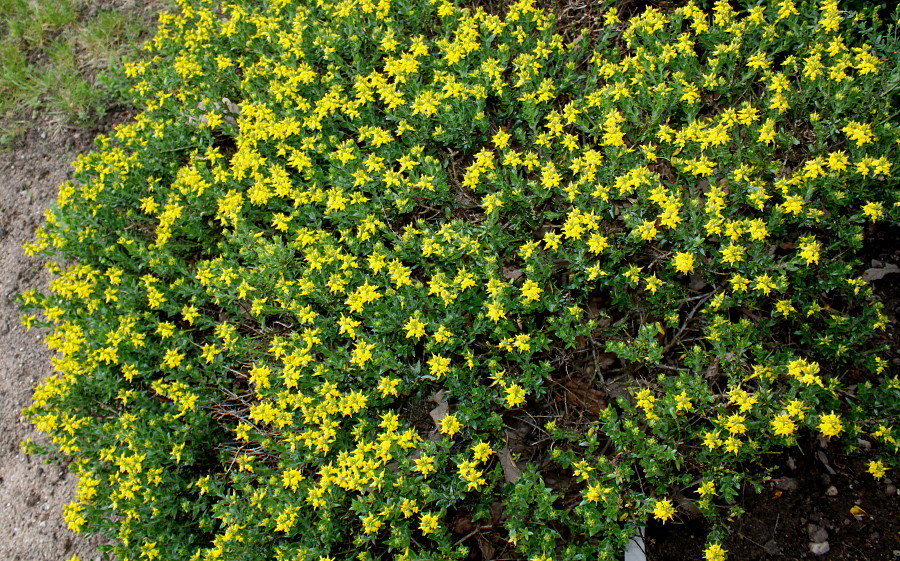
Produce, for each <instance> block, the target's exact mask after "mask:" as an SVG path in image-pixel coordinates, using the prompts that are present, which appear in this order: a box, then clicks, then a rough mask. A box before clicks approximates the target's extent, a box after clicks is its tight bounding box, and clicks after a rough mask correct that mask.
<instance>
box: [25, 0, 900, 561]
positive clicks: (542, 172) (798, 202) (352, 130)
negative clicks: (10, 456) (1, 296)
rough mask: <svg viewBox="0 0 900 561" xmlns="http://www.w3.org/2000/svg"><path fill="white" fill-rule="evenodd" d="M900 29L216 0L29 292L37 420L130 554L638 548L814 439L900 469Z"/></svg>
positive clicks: (831, 19)
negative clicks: (879, 261) (896, 359)
mask: <svg viewBox="0 0 900 561" xmlns="http://www.w3.org/2000/svg"><path fill="white" fill-rule="evenodd" d="M893 30H894V27H892V26H885V25H883V24H881V23H880V22H878V21H877V20H875V19H874V18H871V17H870V18H866V17H860V16H859V15H858V14H855V13H854V12H850V11H841V9H840V7H839V6H838V5H837V3H836V2H832V1H825V2H821V3H815V4H814V3H802V2H796V3H795V2H792V1H790V0H784V1H781V2H773V3H771V4H763V5H759V6H755V7H751V8H748V9H746V10H736V9H734V8H733V7H732V6H731V5H729V4H728V3H725V2H719V3H716V4H715V6H714V7H713V9H712V10H711V11H709V12H706V11H704V10H701V9H700V8H698V7H697V6H695V5H693V4H687V5H686V6H683V7H680V8H678V9H676V10H674V11H673V12H672V13H670V14H665V13H662V12H660V11H658V10H656V9H648V10H646V11H645V12H643V13H641V14H640V15H637V16H635V17H632V18H630V19H628V20H627V21H622V20H620V17H619V14H617V12H616V10H615V9H614V8H610V9H608V10H606V11H605V13H604V17H603V21H602V24H601V25H598V26H596V27H595V28H592V29H590V30H585V32H584V33H582V34H580V35H578V36H575V37H572V38H569V39H564V38H563V36H562V35H560V34H559V33H557V31H556V29H555V26H554V21H553V18H552V17H551V16H550V15H549V14H546V13H544V12H542V11H541V10H539V9H537V8H535V7H533V6H532V5H531V4H530V3H528V2H518V3H515V4H511V5H510V6H508V8H505V9H503V10H502V11H498V13H497V14H492V13H491V12H488V11H485V10H484V9H469V8H461V7H458V6H456V5H454V4H453V3H450V2H445V1H435V2H430V3H427V4H420V3H417V2H404V1H395V0H380V1H378V2H370V1H363V2H360V3H355V2H349V1H345V2H339V3H330V2H327V3H326V2H322V3H318V4H317V3H311V2H306V3H299V2H288V1H283V0H279V1H273V2H245V1H241V2H207V1H202V0H183V1H182V2H181V3H180V4H179V7H178V9H177V10H176V11H174V12H173V13H164V14H163V15H162V16H161V17H160V27H159V29H158V31H157V35H156V37H155V38H154V39H153V40H152V41H151V42H149V43H148V44H147V46H146V50H147V51H148V57H147V59H146V60H144V61H142V62H135V63H132V64H129V65H128V66H127V67H126V73H127V74H128V75H129V76H130V77H131V78H133V80H134V86H133V89H132V92H133V95H134V96H135V98H136V103H137V104H138V106H139V107H141V108H142V113H140V114H139V115H138V116H137V117H136V118H135V119H134V121H133V122H131V123H128V124H125V125H122V126H120V127H119V128H118V129H117V131H116V132H115V133H114V134H113V135H111V136H109V137H101V138H99V139H98V140H97V150H95V151H94V152H92V153H90V154H87V155H85V156H83V157H80V158H79V159H78V160H77V161H76V162H75V171H76V173H75V178H74V179H73V181H71V182H67V183H65V184H63V185H62V186H61V187H60V194H59V198H58V201H57V203H56V206H55V207H54V208H52V209H50V210H49V211H48V212H47V221H46V223H45V225H44V226H43V227H42V228H41V229H40V230H39V232H38V234H37V237H36V240H35V241H34V243H32V244H29V245H28V246H27V248H26V250H27V251H29V252H31V253H34V254H36V255H38V254H40V255H44V256H46V257H47V258H48V259H49V262H48V267H49V268H50V270H51V271H52V272H53V273H55V274H56V279H55V280H54V281H53V282H52V284H51V286H50V291H49V292H48V293H46V294H42V293H39V292H37V291H30V292H27V293H25V294H23V295H22V296H21V300H22V304H23V306H24V308H25V315H24V316H23V321H24V322H25V323H26V324H28V325H34V326H42V327H49V328H50V329H51V331H50V334H49V335H48V336H47V343H48V345H49V346H50V347H51V348H53V349H56V350H57V351H58V352H59V354H58V356H57V357H56V358H55V359H54V367H55V369H56V371H57V374H56V375H55V376H53V377H51V378H49V379H48V380H47V381H46V382H44V383H43V384H42V386H41V387H40V388H39V389H38V390H37V391H36V392H35V397H34V403H33V405H32V406H30V407H29V408H28V409H27V410H26V416H28V417H29V418H30V419H31V420H32V421H33V422H34V423H35V424H36V425H37V426H38V427H39V428H40V429H41V430H42V431H45V432H47V433H49V434H50V435H51V437H52V446H48V447H46V448H45V447H42V446H39V445H38V444H35V443H29V444H27V447H28V448H29V449H31V450H34V451H37V452H44V453H50V454H55V455H56V456H57V457H62V458H68V459H69V460H70V461H71V467H72V468H73V470H74V471H75V473H76V474H77V475H78V477H79V484H78V497H77V500H76V501H75V502H73V503H71V504H70V505H69V506H68V507H67V508H66V509H65V513H64V516H65V518H66V520H67V521H68V523H69V525H70V527H71V528H72V529H73V530H75V531H86V532H102V533H104V534H106V535H109V536H110V537H112V538H115V539H116V542H115V545H114V546H112V548H111V553H112V554H113V555H114V556H115V557H116V558H119V559H142V558H146V559H284V560H288V559H290V560H294V559H313V560H320V559H350V558H357V559H388V558H396V559H444V558H447V559H466V558H480V557H484V558H491V557H492V556H494V554H497V555H498V556H499V555H500V554H502V556H504V557H512V558H523V559H541V560H544V559H607V558H617V557H619V556H620V554H621V549H622V547H623V546H624V544H625V543H626V542H627V541H628V539H629V538H630V537H631V536H632V535H633V534H634V532H635V530H636V528H637V527H638V526H641V525H643V524H644V523H645V522H646V521H647V520H648V519H650V518H654V519H657V520H661V521H667V520H671V519H672V518H673V517H674V516H675V515H676V512H677V509H678V508H687V507H686V506H685V505H686V504H688V503H689V504H692V505H693V507H692V508H695V509H697V510H698V511H699V512H700V513H702V514H703V515H704V516H706V517H707V518H708V519H709V520H710V521H711V522H712V523H713V530H712V531H711V533H710V536H709V539H708V544H707V546H706V548H705V556H706V558H707V559H709V560H716V559H724V558H725V557H726V552H725V551H724V549H723V547H722V545H721V542H722V538H723V536H724V534H725V532H726V531H727V522H728V520H729V519H733V518H734V517H736V516H738V515H739V514H740V512H739V510H740V509H739V508H737V507H736V506H735V505H734V502H733V499H734V497H735V495H736V493H737V492H738V489H739V488H740V487H741V486H742V485H745V484H748V483H749V484H755V483H759V482H760V481H761V480H762V478H763V477H764V476H765V468H766V463H765V459H766V457H767V456H768V455H769V454H770V453H771V452H774V451H778V450H781V449H783V448H785V447H789V446H792V445H793V444H795V443H796V442H797V440H798V439H799V438H808V437H810V436H818V437H819V438H821V439H823V440H828V441H831V442H832V443H833V444H834V445H838V444H843V445H845V446H847V447H850V448H852V447H854V446H858V440H859V439H860V438H865V439H867V442H871V443H873V445H874V448H875V454H876V455H875V456H873V457H872V459H871V460H870V461H869V464H868V467H869V472H870V473H871V475H872V477H875V478H882V477H884V476H885V474H886V473H887V472H888V471H889V470H891V469H893V468H895V467H896V466H897V464H898V458H897V451H898V450H897V448H898V443H897V427H896V426H895V422H896V419H897V416H898V408H900V378H898V376H897V373H896V372H891V371H890V370H889V365H888V364H887V363H886V361H885V360H884V359H883V358H882V357H880V355H879V353H880V352H882V351H883V345H882V342H881V340H880V339H879V337H880V333H881V332H882V331H883V330H884V329H885V328H886V326H887V321H888V319H887V317H886V316H885V314H884V313H883V311H882V309H881V307H880V305H879V302H877V301H876V300H874V299H873V298H872V291H871V287H870V286H869V285H868V284H867V282H866V280H865V278H863V270H864V267H862V266H861V264H860V263H859V260H858V258H856V256H855V254H856V252H857V251H858V250H859V249H860V248H861V247H862V243H863V241H864V231H865V230H864V227H865V226H866V225H869V224H871V223H872V222H877V221H893V222H896V220H897V218H898V215H900V191H898V188H897V183H898V182H897V173H896V170H895V169H894V165H893V162H895V161H896V159H897V151H898V148H900V132H898V122H897V114H896V110H897V105H898V103H897V101H898V95H897V87H898V82H900V68H898V62H897V59H896V57H893V56H889V55H891V54H892V51H891V49H892V48H895V47H894V45H895V42H894V43H892V42H891V41H890V37H891V36H890V35H889V34H888V33H890V32H892V31H893Z"/></svg>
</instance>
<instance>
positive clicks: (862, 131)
mask: <svg viewBox="0 0 900 561" xmlns="http://www.w3.org/2000/svg"><path fill="white" fill-rule="evenodd" d="M841 131H842V132H843V133H844V134H846V135H847V138H849V139H850V140H852V141H853V142H855V143H856V146H857V147H860V146H862V145H863V144H868V143H870V142H872V140H874V139H875V135H874V134H872V125H867V124H865V123H857V122H856V121H850V122H849V123H847V126H845V127H844V128H842V129H841Z"/></svg>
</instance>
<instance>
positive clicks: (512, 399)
mask: <svg viewBox="0 0 900 561" xmlns="http://www.w3.org/2000/svg"><path fill="white" fill-rule="evenodd" d="M524 401H525V388H523V387H522V386H520V385H518V384H510V385H509V386H507V388H506V405H507V407H515V406H516V405H518V404H520V403H522V402H524Z"/></svg>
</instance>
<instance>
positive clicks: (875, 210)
mask: <svg viewBox="0 0 900 561" xmlns="http://www.w3.org/2000/svg"><path fill="white" fill-rule="evenodd" d="M862 211H863V214H865V215H866V216H868V217H869V218H871V219H872V220H873V221H874V220H878V219H879V218H881V217H882V216H884V205H882V204H881V203H880V202H870V203H866V204H865V205H864V206H863V207H862Z"/></svg>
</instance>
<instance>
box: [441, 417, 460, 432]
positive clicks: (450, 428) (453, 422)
mask: <svg viewBox="0 0 900 561" xmlns="http://www.w3.org/2000/svg"><path fill="white" fill-rule="evenodd" d="M440 426H441V432H442V433H444V434H446V435H448V436H453V435H454V434H456V433H458V432H459V429H460V428H462V425H461V424H460V422H459V419H457V418H456V415H447V416H446V417H444V418H443V419H441V421H440Z"/></svg>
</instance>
